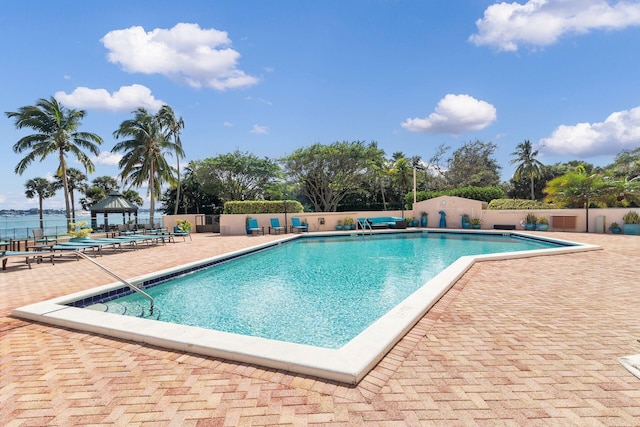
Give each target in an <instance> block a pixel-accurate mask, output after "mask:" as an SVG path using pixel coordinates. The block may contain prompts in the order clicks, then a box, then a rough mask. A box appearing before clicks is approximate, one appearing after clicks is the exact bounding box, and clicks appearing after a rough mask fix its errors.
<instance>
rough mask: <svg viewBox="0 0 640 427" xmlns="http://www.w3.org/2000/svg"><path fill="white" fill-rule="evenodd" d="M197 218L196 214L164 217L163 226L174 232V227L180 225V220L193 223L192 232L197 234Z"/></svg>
mask: <svg viewBox="0 0 640 427" xmlns="http://www.w3.org/2000/svg"><path fill="white" fill-rule="evenodd" d="M196 216H197V215H195V214H184V215H162V226H163V227H164V228H166V229H167V230H170V231H173V227H175V226H176V225H178V220H179V219H181V220H187V221H189V222H190V223H191V225H192V229H191V232H192V233H195V232H196Z"/></svg>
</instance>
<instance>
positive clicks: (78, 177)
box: [57, 168, 87, 224]
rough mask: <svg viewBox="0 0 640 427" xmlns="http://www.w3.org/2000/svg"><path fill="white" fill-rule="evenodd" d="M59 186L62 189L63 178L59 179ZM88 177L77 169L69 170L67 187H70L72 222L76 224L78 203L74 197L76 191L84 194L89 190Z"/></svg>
mask: <svg viewBox="0 0 640 427" xmlns="http://www.w3.org/2000/svg"><path fill="white" fill-rule="evenodd" d="M57 179H58V182H59V186H60V187H62V186H63V183H62V177H57ZM86 180H87V175H85V174H84V173H82V171H81V170H79V169H76V168H68V169H67V185H68V186H69V198H70V200H71V222H73V223H74V224H75V222H76V202H75V197H74V192H75V190H80V191H82V192H84V191H85V190H86V188H87V184H86Z"/></svg>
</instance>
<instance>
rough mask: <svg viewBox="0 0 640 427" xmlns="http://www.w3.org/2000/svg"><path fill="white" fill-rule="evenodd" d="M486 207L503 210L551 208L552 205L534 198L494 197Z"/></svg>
mask: <svg viewBox="0 0 640 427" xmlns="http://www.w3.org/2000/svg"><path fill="white" fill-rule="evenodd" d="M487 209H493V210H504V209H515V210H519V209H553V206H551V205H549V204H547V203H543V202H538V201H536V200H523V199H495V200H492V201H491V202H489V206H488V207H487Z"/></svg>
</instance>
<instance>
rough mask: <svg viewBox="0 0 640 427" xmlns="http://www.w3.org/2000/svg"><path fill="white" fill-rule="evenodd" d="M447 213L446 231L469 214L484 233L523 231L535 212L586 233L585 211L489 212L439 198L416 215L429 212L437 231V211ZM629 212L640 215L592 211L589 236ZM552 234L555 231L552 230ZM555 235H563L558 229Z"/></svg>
mask: <svg viewBox="0 0 640 427" xmlns="http://www.w3.org/2000/svg"><path fill="white" fill-rule="evenodd" d="M440 210H443V211H445V212H446V213H447V228H460V227H461V217H462V214H465V213H466V214H468V215H469V217H470V218H474V217H475V218H480V219H481V220H482V228H483V229H493V226H494V225H495V224H511V225H515V226H516V230H523V229H524V226H523V225H521V224H524V219H525V218H526V216H527V214H528V213H530V212H533V214H534V215H535V216H537V217H538V218H539V217H541V216H546V217H547V219H549V221H551V217H552V216H575V217H576V228H575V229H566V230H564V231H578V232H584V231H586V224H587V222H586V218H585V217H586V215H585V210H584V209H532V210H527V209H522V210H487V209H486V204H485V203H483V202H479V201H477V200H470V199H464V198H461V197H448V196H442V197H436V198H434V199H429V200H424V201H422V202H418V203H416V204H415V206H414V213H415V214H416V216H417V214H420V212H423V211H424V212H427V213H428V214H429V227H437V226H438V222H439V220H440V215H439V214H438V211H440ZM630 210H636V211H639V212H640V209H637V208H636V209H630V208H607V209H589V232H590V233H595V232H596V231H597V229H596V223H597V221H598V217H599V216H604V229H605V232H607V233H608V232H609V224H611V223H612V222H617V223H618V224H619V225H621V226H622V224H623V221H622V217H623V216H624V214H626V213H627V212H629V211H630ZM549 230H551V231H553V228H552V227H551V226H550V228H549ZM556 231H563V230H560V229H556Z"/></svg>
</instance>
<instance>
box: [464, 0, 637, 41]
mask: <svg viewBox="0 0 640 427" xmlns="http://www.w3.org/2000/svg"><path fill="white" fill-rule="evenodd" d="M610 3H611V2H610V1H607V0H529V1H528V2H526V3H525V4H519V3H515V2H514V3H504V2H503V3H496V4H493V5H491V6H489V7H488V8H487V9H486V10H485V11H484V17H483V18H482V19H478V20H477V21H476V25H477V27H478V33H477V34H473V35H472V36H471V37H469V40H470V41H471V42H472V43H475V44H476V45H478V46H480V45H488V46H493V47H495V48H497V49H498V50H502V51H516V50H518V47H519V46H520V45H529V46H533V47H535V46H547V45H550V44H553V43H555V42H556V41H557V40H558V38H560V37H561V36H563V35H565V34H584V33H587V32H589V31H590V30H602V29H606V30H615V29H621V28H625V27H628V26H633V25H640V3H638V2H637V1H618V2H616V3H615V4H610Z"/></svg>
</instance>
